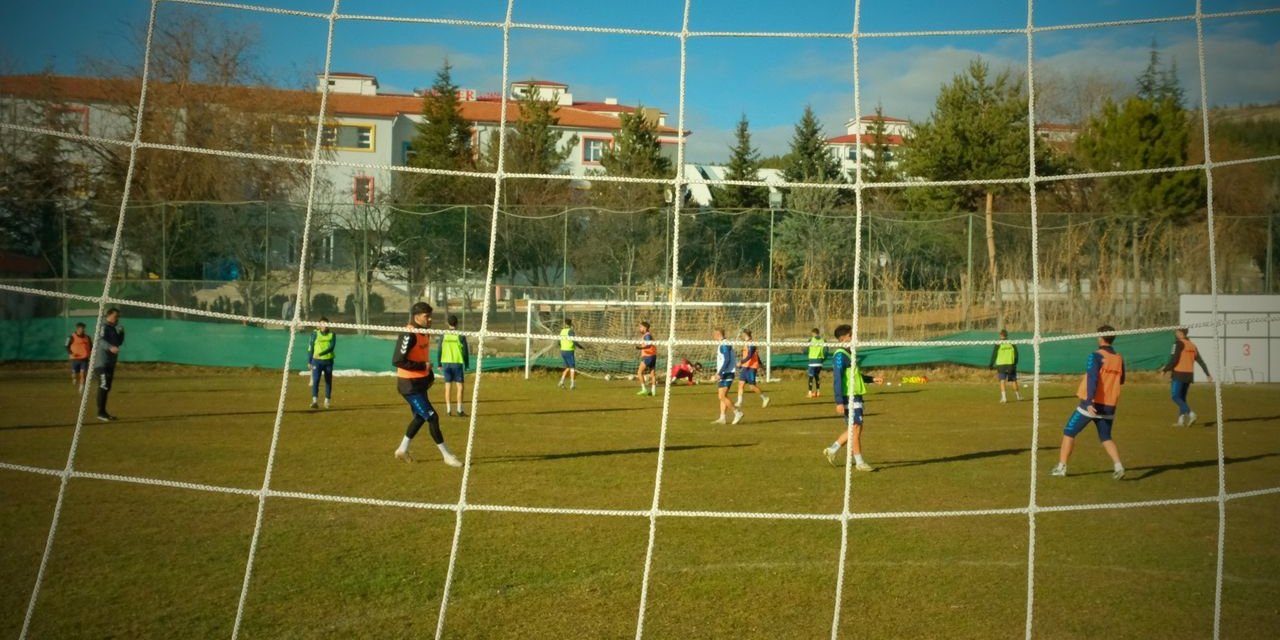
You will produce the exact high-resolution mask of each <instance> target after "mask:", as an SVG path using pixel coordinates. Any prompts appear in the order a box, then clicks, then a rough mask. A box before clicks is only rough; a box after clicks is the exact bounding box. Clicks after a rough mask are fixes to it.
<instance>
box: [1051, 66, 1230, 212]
mask: <svg viewBox="0 0 1280 640" xmlns="http://www.w3.org/2000/svg"><path fill="white" fill-rule="evenodd" d="M1182 97H1183V94H1182V88H1181V87H1180V86H1179V85H1178V81H1177V77H1176V69H1175V68H1174V67H1172V66H1170V67H1169V68H1167V69H1161V68H1160V55H1159V52H1158V51H1156V50H1155V48H1154V47H1153V48H1152V50H1151V58H1150V62H1149V63H1148V65H1147V68H1146V69H1145V70H1144V71H1143V72H1142V74H1141V75H1139V76H1138V78H1137V93H1136V95H1134V96H1132V97H1130V98H1128V99H1126V100H1124V101H1123V102H1121V103H1118V104H1117V103H1116V102H1114V101H1112V100H1107V101H1106V102H1104V103H1103V106H1102V112H1101V113H1099V114H1098V115H1097V116H1096V117H1094V118H1092V119H1090V121H1089V122H1088V123H1087V124H1086V125H1085V129H1084V131H1083V132H1081V134H1080V138H1079V140H1078V141H1077V144H1076V151H1077V153H1078V154H1079V156H1080V158H1081V161H1082V164H1083V165H1084V166H1085V167H1086V169H1088V170H1094V171H1115V170H1133V169H1153V168H1164V167H1178V166H1184V165H1186V164H1188V163H1189V158H1190V141H1191V137H1192V122H1191V118H1190V117H1189V114H1188V113H1187V111H1186V110H1185V109H1184V108H1183V107H1182ZM1101 187H1102V191H1103V192H1104V193H1105V194H1107V197H1108V199H1109V200H1110V201H1111V202H1112V203H1113V205H1112V206H1114V207H1116V208H1118V209H1120V210H1121V211H1124V212H1126V213H1129V214H1132V215H1135V216H1138V217H1139V218H1141V219H1146V221H1147V222H1156V221H1164V220H1172V221H1174V222H1175V223H1184V222H1186V221H1187V219H1188V218H1189V216H1190V215H1191V214H1192V213H1194V212H1195V211H1196V210H1197V209H1199V208H1200V207H1201V206H1203V204H1204V184H1203V174H1202V173H1201V172H1199V171H1178V172H1171V173H1155V174H1146V175H1137V176H1121V177H1117V178H1110V179H1107V180H1105V181H1103V182H1102V183H1101Z"/></svg>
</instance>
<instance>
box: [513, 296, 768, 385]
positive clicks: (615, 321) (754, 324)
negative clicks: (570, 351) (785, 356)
mask: <svg viewBox="0 0 1280 640" xmlns="http://www.w3.org/2000/svg"><path fill="white" fill-rule="evenodd" d="M528 304H529V306H528V308H527V310H526V313H527V325H528V329H529V331H530V333H531V334H533V333H538V332H543V333H547V334H550V335H558V334H559V333H560V331H561V330H562V329H563V327H564V326H565V325H564V321H565V320H566V319H567V320H569V321H570V322H572V323H573V327H572V328H573V331H574V335H575V341H577V342H582V340H581V339H585V338H586V337H596V338H608V339H610V341H607V342H600V343H597V344H594V345H592V346H590V347H586V348H585V349H583V350H582V351H579V352H577V353H576V356H575V364H576V369H577V371H578V372H580V373H583V374H585V375H588V376H592V377H604V376H606V375H608V376H610V377H614V376H619V375H627V374H631V373H634V372H635V370H636V358H637V355H636V354H637V353H638V352H637V350H636V349H635V346H637V345H638V344H639V342H638V340H639V338H640V337H641V334H640V330H639V327H640V323H641V322H648V323H649V324H650V326H651V327H652V326H653V325H654V321H655V320H656V319H659V318H667V317H670V316H671V314H672V311H673V307H674V312H675V333H676V334H677V335H682V336H701V337H703V338H710V334H709V331H710V328H720V329H721V330H723V331H724V332H725V335H726V336H739V335H740V334H742V332H743V331H749V332H751V337H752V338H753V339H756V338H757V337H758V339H759V340H761V341H762V342H761V346H760V347H759V350H760V364H761V365H762V366H761V369H762V372H763V373H764V375H765V376H766V378H767V376H768V375H769V372H770V371H771V365H772V358H771V352H770V340H771V338H772V333H771V329H770V323H769V317H770V314H769V303H767V302H726V303H712V302H681V303H674V304H664V303H661V302H620V301H610V300H577V301H575V300H530V301H529V303H528ZM653 335H654V339H655V340H656V341H661V338H662V336H661V335H659V334H653ZM628 336H634V338H633V340H635V341H636V342H635V344H631V345H628V344H627V343H626V342H624V341H625V340H627V339H628ZM579 338H581V339H579ZM560 349H561V344H560V340H559V339H556V340H553V341H549V342H545V343H537V342H534V341H533V339H532V338H530V339H527V340H526V341H525V377H526V378H528V377H529V373H530V370H531V368H532V367H534V366H548V367H551V368H556V367H558V366H560V365H559V363H558V362H556V358H560V357H561V356H560ZM686 358H687V359H688V360H689V361H690V362H691V363H700V364H703V365H707V364H709V363H714V362H715V353H714V350H713V349H711V348H708V347H701V348H696V347H695V348H686V349H683V350H681V351H680V352H679V353H677V355H676V360H675V361H674V362H680V361H681V360H682V359H686ZM670 368H671V363H670V362H667V361H666V360H660V361H659V363H658V367H657V371H658V375H659V377H662V376H665V375H666V372H667V371H669V370H670Z"/></svg>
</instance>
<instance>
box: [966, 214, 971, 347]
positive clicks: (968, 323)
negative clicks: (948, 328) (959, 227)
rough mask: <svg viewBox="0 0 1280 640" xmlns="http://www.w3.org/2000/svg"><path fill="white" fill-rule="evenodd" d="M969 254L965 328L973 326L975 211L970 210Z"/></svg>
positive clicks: (968, 328) (967, 329)
mask: <svg viewBox="0 0 1280 640" xmlns="http://www.w3.org/2000/svg"><path fill="white" fill-rule="evenodd" d="M968 242H969V255H968V259H967V262H966V265H965V282H964V330H965V331H969V330H970V329H972V328H973V316H972V315H970V314H971V313H972V308H973V212H972V211H970V212H969V240H968Z"/></svg>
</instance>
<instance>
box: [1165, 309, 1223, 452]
mask: <svg viewBox="0 0 1280 640" xmlns="http://www.w3.org/2000/svg"><path fill="white" fill-rule="evenodd" d="M1197 363H1198V364H1199V365H1200V370H1201V371H1203V372H1204V375H1206V376H1208V377H1209V382H1213V375H1212V374H1210V373H1209V367H1208V366H1206V365H1205V363H1204V359H1203V358H1201V357H1200V350H1199V349H1196V344H1195V343H1194V342H1192V341H1191V340H1188V339H1187V330H1186V329H1185V328H1178V329H1174V330H1173V353H1171V354H1170V355H1169V362H1167V363H1165V365H1164V366H1163V367H1160V370H1161V371H1168V372H1169V378H1170V384H1169V395H1170V396H1171V397H1172V398H1173V403H1174V404H1176V405H1178V421H1177V422H1175V423H1174V425H1173V426H1175V427H1181V426H1187V427H1189V426H1191V425H1193V424H1195V422H1196V412H1195V411H1192V410H1191V406H1190V405H1188V404H1187V392H1188V391H1190V390H1191V383H1192V382H1194V381H1195V377H1196V376H1195V365H1196V364H1197Z"/></svg>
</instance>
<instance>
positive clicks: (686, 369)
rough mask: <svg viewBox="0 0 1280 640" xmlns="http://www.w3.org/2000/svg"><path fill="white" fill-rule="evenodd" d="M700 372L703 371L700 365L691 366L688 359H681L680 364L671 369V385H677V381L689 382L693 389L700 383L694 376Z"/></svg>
mask: <svg viewBox="0 0 1280 640" xmlns="http://www.w3.org/2000/svg"><path fill="white" fill-rule="evenodd" d="M698 371H702V365H701V364H700V363H693V364H690V363H689V359H688V358H680V364H678V365H676V366H674V367H671V376H670V377H671V383H672V384H675V383H676V381H679V380H687V381H688V382H687V384H688V386H691V387H692V386H693V385H695V384H698V381H697V380H695V379H694V375H695V373H696V372H698Z"/></svg>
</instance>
